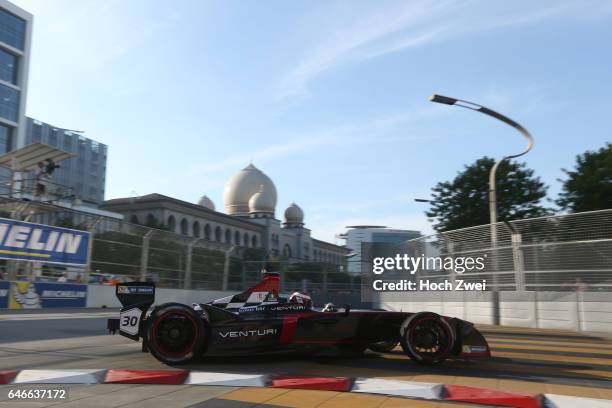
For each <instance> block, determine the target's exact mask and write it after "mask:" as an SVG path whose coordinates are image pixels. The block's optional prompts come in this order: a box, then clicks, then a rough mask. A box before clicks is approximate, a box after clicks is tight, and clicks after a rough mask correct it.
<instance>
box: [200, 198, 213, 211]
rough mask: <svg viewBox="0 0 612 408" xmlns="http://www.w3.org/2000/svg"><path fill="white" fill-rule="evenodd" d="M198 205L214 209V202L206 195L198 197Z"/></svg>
mask: <svg viewBox="0 0 612 408" xmlns="http://www.w3.org/2000/svg"><path fill="white" fill-rule="evenodd" d="M198 205H201V206H202V207H205V208H208V209H209V210H212V211H215V203H213V202H212V200H211V199H210V198H208V196H207V195H203V196H202V198H200V201H198Z"/></svg>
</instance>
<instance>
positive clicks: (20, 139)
mask: <svg viewBox="0 0 612 408" xmlns="http://www.w3.org/2000/svg"><path fill="white" fill-rule="evenodd" d="M31 33H32V15H31V14H30V13H28V12H27V11H25V10H23V9H21V8H19V7H17V6H15V5H14V4H13V3H10V2H8V1H6V0H0V154H3V153H6V152H7V151H9V150H13V149H17V148H20V147H23V146H25V126H26V123H25V102H26V101H25V99H26V93H27V84H28V65H29V60H30V38H31Z"/></svg>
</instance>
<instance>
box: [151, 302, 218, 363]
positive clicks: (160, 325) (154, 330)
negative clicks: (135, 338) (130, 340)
mask: <svg viewBox="0 0 612 408" xmlns="http://www.w3.org/2000/svg"><path fill="white" fill-rule="evenodd" d="M209 332H210V331H209V330H208V323H207V322H206V321H205V320H204V319H203V318H202V317H201V316H200V315H199V314H198V313H197V312H196V311H194V310H193V309H192V308H191V307H189V306H187V305H183V304H180V303H166V304H163V305H161V306H158V307H156V308H155V309H154V310H153V311H152V312H151V315H150V316H149V318H148V319H147V330H146V342H147V348H148V349H149V351H150V352H151V354H153V356H154V357H155V358H157V359H158V360H159V361H161V362H164V363H167V364H185V363H188V362H190V361H192V360H194V359H195V358H197V357H199V356H200V355H201V354H202V353H203V351H204V349H205V347H206V344H207V341H208V337H209Z"/></svg>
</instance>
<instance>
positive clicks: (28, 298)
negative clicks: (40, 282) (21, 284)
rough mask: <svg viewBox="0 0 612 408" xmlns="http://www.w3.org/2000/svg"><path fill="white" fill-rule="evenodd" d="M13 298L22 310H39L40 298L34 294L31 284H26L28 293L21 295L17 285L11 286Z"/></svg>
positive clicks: (34, 290)
mask: <svg viewBox="0 0 612 408" xmlns="http://www.w3.org/2000/svg"><path fill="white" fill-rule="evenodd" d="M13 297H14V298H15V301H16V302H17V303H19V304H20V305H21V308H22V309H40V307H41V305H40V296H39V295H38V293H36V288H35V287H34V284H33V283H30V284H28V291H27V292H26V293H21V292H20V291H19V288H18V287H17V285H13Z"/></svg>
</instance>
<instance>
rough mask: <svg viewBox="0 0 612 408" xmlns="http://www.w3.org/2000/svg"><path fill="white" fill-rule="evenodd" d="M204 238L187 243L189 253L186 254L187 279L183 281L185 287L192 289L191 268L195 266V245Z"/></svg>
mask: <svg viewBox="0 0 612 408" xmlns="http://www.w3.org/2000/svg"><path fill="white" fill-rule="evenodd" d="M201 240H202V238H196V239H194V240H193V241H190V242H189V243H188V244H187V254H186V256H185V280H184V282H183V289H191V269H192V267H193V247H194V246H195V245H196V244H197V243H198V242H200V241H201Z"/></svg>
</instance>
